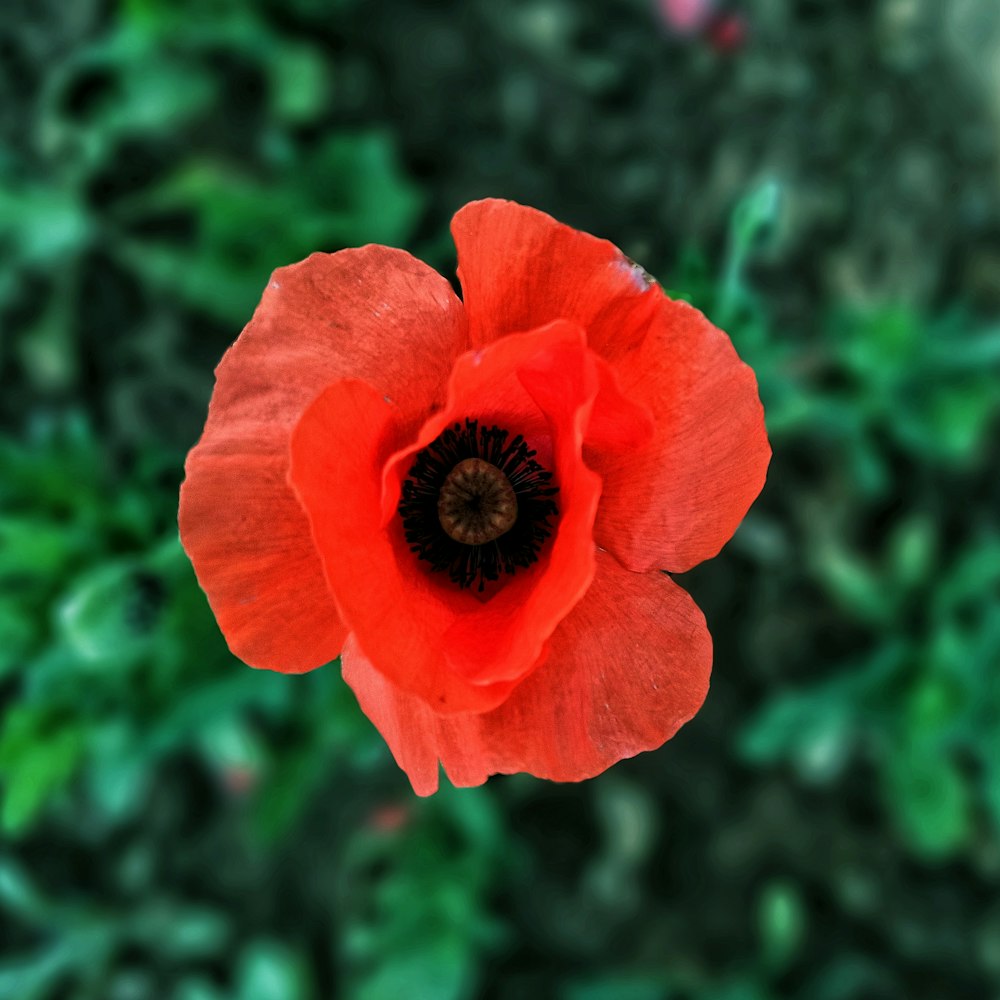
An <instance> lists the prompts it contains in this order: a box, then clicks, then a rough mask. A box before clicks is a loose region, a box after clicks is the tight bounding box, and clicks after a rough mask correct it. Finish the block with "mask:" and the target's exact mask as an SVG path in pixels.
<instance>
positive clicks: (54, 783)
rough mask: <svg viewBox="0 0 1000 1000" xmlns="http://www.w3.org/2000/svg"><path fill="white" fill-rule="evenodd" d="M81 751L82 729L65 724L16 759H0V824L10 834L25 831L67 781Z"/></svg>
mask: <svg viewBox="0 0 1000 1000" xmlns="http://www.w3.org/2000/svg"><path fill="white" fill-rule="evenodd" d="M83 751H84V739H83V731H82V730H81V729H79V728H73V727H67V728H64V729H61V730H58V731H56V732H54V733H47V734H45V735H44V737H42V736H41V735H40V736H39V742H37V743H31V744H29V745H27V746H25V747H23V748H22V750H21V752H20V753H18V754H17V756H16V759H14V760H12V761H10V762H6V761H5V762H3V766H2V775H3V783H4V789H3V805H2V808H0V827H2V829H3V830H4V832H6V833H9V834H11V835H15V836H16V835H19V834H22V833H24V832H25V831H26V830H27V829H28V828H29V827H30V826H31V824H32V823H33V822H34V820H35V819H36V817H37V816H38V814H39V813H40V812H41V810H42V808H43V807H44V806H45V805H46V804H47V803H48V801H49V800H50V799H51V798H52V797H53V796H54V795H55V794H56V793H57V792H59V791H60V790H61V789H62V788H63V786H65V784H66V783H67V782H68V781H69V779H70V778H71V777H72V776H73V774H74V772H75V771H76V769H77V766H78V765H79V763H80V760H81V758H82V756H83Z"/></svg>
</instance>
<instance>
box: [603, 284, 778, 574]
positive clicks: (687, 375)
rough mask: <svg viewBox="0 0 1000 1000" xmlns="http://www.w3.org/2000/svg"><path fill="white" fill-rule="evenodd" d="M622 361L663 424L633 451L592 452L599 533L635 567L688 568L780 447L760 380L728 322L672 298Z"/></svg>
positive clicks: (722, 534) (628, 389)
mask: <svg viewBox="0 0 1000 1000" xmlns="http://www.w3.org/2000/svg"><path fill="white" fill-rule="evenodd" d="M616 370H617V374H618V377H619V378H620V380H621V386H622V391H623V392H624V393H625V395H627V396H628V397H630V398H631V399H634V400H636V401H638V402H640V403H643V404H644V405H645V406H646V407H648V409H649V410H650V411H651V412H652V414H653V417H654V422H655V432H654V436H653V439H652V441H650V442H649V443H648V444H647V445H645V446H644V447H642V448H639V449H637V450H635V451H634V452H632V453H631V454H629V455H623V454H622V453H620V452H619V453H611V452H602V453H601V454H596V453H593V454H588V455H587V460H588V462H589V463H590V464H591V465H592V467H593V468H595V469H596V470H597V471H598V472H600V474H601V475H602V477H603V478H604V492H603V495H602V497H601V505H600V508H599V509H598V514H597V522H596V525H595V529H594V536H595V538H596V539H597V542H598V544H599V545H602V546H604V547H605V548H607V549H609V550H610V551H611V552H613V553H614V555H615V556H617V557H618V559H620V560H621V562H622V563H623V564H624V565H625V566H626V567H628V568H629V569H631V570H635V571H637V572H643V571H645V570H648V569H651V568H653V567H660V568H663V569H667V570H670V571H671V572H677V573H680V572H684V571H685V570H688V569H690V568H691V567H692V566H694V565H696V564H698V563H700V562H701V561H702V560H704V559H709V558H711V557H712V556H714V555H716V553H718V551H719V549H721V548H722V546H723V545H725V543H726V542H727V541H728V540H729V538H730V537H731V536H732V534H733V532H734V531H735V530H736V528H737V527H738V526H739V523H740V521H742V520H743V517H744V515H745V514H746V512H747V510H748V509H749V507H750V505H751V504H752V503H753V501H754V500H755V499H756V498H757V494H758V493H760V491H761V488H762V487H763V485H764V480H765V477H766V475H767V466H768V462H769V461H770V458H771V449H770V446H769V445H768V441H767V430H766V428H765V426H764V411H763V408H762V407H761V404H760V399H759V397H758V395H757V380H756V378H755V377H754V373H753V371H752V370H751V369H750V368H749V367H748V366H747V365H745V364H743V362H741V361H740V359H739V358H738V357H737V355H736V351H735V350H734V349H733V345H732V343H731V341H730V340H729V338H728V337H727V336H726V335H725V334H724V333H723V332H722V331H721V330H719V329H717V328H716V327H714V326H713V325H712V324H711V323H710V322H709V321H708V320H707V319H706V318H705V317H704V316H703V315H702V314H701V313H700V312H698V310H697V309H694V308H693V307H691V306H689V305H688V304H687V303H685V302H674V301H672V300H670V299H667V298H666V297H664V299H663V305H662V307H661V311H660V315H659V317H658V319H657V322H656V323H655V325H654V328H653V330H652V331H651V333H650V335H649V336H648V337H647V339H646V340H645V342H644V343H643V344H642V346H641V348H640V349H639V350H637V351H634V352H633V353H632V354H630V355H629V356H627V357H626V358H623V359H622V360H621V361H619V363H618V364H617V366H616Z"/></svg>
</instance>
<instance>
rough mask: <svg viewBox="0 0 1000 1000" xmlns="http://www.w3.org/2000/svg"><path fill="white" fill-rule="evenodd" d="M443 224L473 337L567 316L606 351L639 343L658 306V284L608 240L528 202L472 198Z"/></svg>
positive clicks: (480, 339)
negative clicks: (455, 254)
mask: <svg viewBox="0 0 1000 1000" xmlns="http://www.w3.org/2000/svg"><path fill="white" fill-rule="evenodd" d="M451 231H452V235H453V236H454V238H455V246H456V247H457V249H458V276H459V278H460V279H461V282H462V296H463V299H464V301H465V308H466V312H467V313H468V316H469V339H470V341H471V342H472V343H473V344H474V345H479V344H487V343H489V342H490V341H492V340H495V339H496V338H497V337H500V336H502V335H504V334H507V333H513V332H515V331H517V330H531V329H533V328H534V327H537V326H541V325H542V324H543V323H548V322H550V321H552V320H555V319H568V320H572V321H573V322H575V323H578V324H579V325H580V326H582V327H583V328H584V329H585V330H586V331H587V342H588V344H589V345H590V347H591V348H592V349H593V350H595V351H597V352H598V354H601V355H603V356H604V357H606V358H609V359H614V358H617V357H620V356H621V355H622V354H624V353H625V352H627V351H628V350H630V349H631V348H633V347H635V346H636V345H638V344H639V343H641V341H642V340H643V338H644V336H645V334H646V331H647V330H648V328H649V324H650V322H651V321H652V319H653V318H654V317H655V315H656V313H657V310H658V308H659V304H660V301H661V299H662V293H661V292H660V290H659V289H658V288H657V286H656V285H655V284H654V283H653V282H651V281H650V279H649V277H648V276H647V275H646V273H645V272H644V271H643V270H642V268H640V267H637V266H636V265H635V264H633V263H632V261H630V260H629V259H628V258H627V257H626V256H625V255H624V254H623V253H622V252H621V250H619V249H618V248H617V247H616V246H615V245H614V244H613V243H609V242H608V241H607V240H600V239H597V238H596V237H594V236H590V235H588V234H587V233H581V232H579V231H578V230H576V229H572V228H570V227H569V226H565V225H563V224H562V223H561V222H557V221H556V220H555V219H553V218H552V217H551V216H549V215H546V214H545V213H544V212H539V211H538V210H536V209H534V208H526V207H524V206H523V205H517V204H515V203H514V202H511V201H500V200H497V199H493V198H490V199H486V200H484V201H474V202H471V203H470V204H468V205H466V206H465V207H464V208H462V209H461V210H460V211H459V212H458V213H457V214H456V215H455V217H454V219H453V220H452V224H451Z"/></svg>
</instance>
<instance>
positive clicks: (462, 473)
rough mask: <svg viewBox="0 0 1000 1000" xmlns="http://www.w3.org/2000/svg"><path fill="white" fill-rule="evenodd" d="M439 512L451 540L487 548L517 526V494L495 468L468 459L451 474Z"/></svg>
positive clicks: (478, 459)
mask: <svg viewBox="0 0 1000 1000" xmlns="http://www.w3.org/2000/svg"><path fill="white" fill-rule="evenodd" d="M437 512H438V520H439V521H440V522H441V527H442V528H443V529H444V531H445V533H446V534H447V535H448V537H449V538H453V539H454V540H455V541H456V542H461V543H462V544H463V545H484V544H485V543H486V542H492V541H493V540H494V539H495V538H499V537H500V536H501V535H503V534H505V533H506V532H508V531H510V529H511V528H512V527H513V526H514V522H515V521H516V520H517V494H516V493H515V492H514V487H513V486H511V484H510V480H509V479H508V478H507V477H506V476H505V475H504V473H503V472H502V471H501V470H500V469H498V468H497V467H496V466H495V465H491V464H490V463H489V462H484V461H483V460H482V459H481V458H467V459H464V460H463V461H461V462H459V463H458V465H456V466H455V467H454V468H453V469H452V470H451V472H449V473H448V476H447V478H446V479H445V481H444V483H443V484H442V486H441V493H440V495H439V496H438V502H437Z"/></svg>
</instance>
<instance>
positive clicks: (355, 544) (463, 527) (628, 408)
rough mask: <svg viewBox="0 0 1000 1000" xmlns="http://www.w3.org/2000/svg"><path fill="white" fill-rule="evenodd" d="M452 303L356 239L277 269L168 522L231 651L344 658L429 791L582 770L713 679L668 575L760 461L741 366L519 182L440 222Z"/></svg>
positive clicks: (760, 477) (707, 653)
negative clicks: (521, 199) (518, 198)
mask: <svg viewBox="0 0 1000 1000" xmlns="http://www.w3.org/2000/svg"><path fill="white" fill-rule="evenodd" d="M452 232H453V234H454V237H455V242H456V244H457V247H458V261H459V268H458V273H459V278H460V281H461V285H462V293H463V298H462V300H459V299H458V297H457V296H456V295H455V294H454V292H453V291H452V288H451V286H450V285H449V283H448V282H447V281H446V280H445V279H444V278H443V277H441V276H440V275H439V274H437V273H436V272H435V271H433V270H431V269H430V268H428V267H427V266H426V265H424V264H422V263H421V262H420V261H418V260H415V259H414V258H413V257H411V256H409V255H408V254H406V253H404V252H402V251H400V250H393V249H389V248H388V247H382V246H366V247H362V248H360V249H356V250H343V251H341V252H339V253H335V254H314V255H313V256H311V257H310V258H309V259H308V260H305V261H303V262H301V263H299V264H295V265H292V266H290V267H285V268H281V269H279V270H277V271H276V272H275V273H274V276H273V278H272V280H271V282H270V283H269V285H268V287H267V289H266V290H265V292H264V296H263V299H262V300H261V303H260V305H259V307H258V308H257V311H256V313H255V314H254V316H253V318H252V319H251V321H250V323H249V324H248V325H247V327H246V329H245V330H244V331H243V333H242V334H241V335H240V337H239V339H238V340H237V341H236V343H235V344H234V345H233V346H232V347H231V348H230V349H229V351H228V352H227V353H226V355H225V357H224V358H223V360H222V362H221V363H220V364H219V367H218V369H217V371H216V378H217V381H216V387H215V392H214V394H213V397H212V401H211V404H210V407H209V414H208V420H207V423H206V426H205V431H204V434H203V436H202V438H201V441H200V442H199V443H198V445H197V446H196V447H195V448H194V449H193V450H192V452H191V454H190V456H189V457H188V462H187V477H186V479H185V482H184V485H183V487H182V490H181V505H180V529H181V538H182V540H183V543H184V546H185V548H186V550H187V552H188V554H189V556H190V558H191V561H192V563H193V564H194V567H195V571H196V573H197V575H198V579H199V582H200V583H201V585H202V587H203V589H204V590H205V592H206V593H207V595H208V598H209V601H210V603H211V605H212V608H213V610H214V612H215V615H216V618H217V620H218V622H219V625H220V627H221V629H222V631H223V632H224V634H225V636H226V639H227V641H228V642H229V645H230V648H231V649H232V650H233V652H234V653H235V654H236V655H237V656H239V657H240V658H242V659H243V660H245V661H246V662H247V663H249V664H251V665H252V666H255V667H265V668H269V669H273V670H280V671H284V672H290V673H292V672H301V671H305V670H311V669H313V668H314V667H317V666H320V665H321V664H323V663H326V662H328V661H330V660H332V659H334V658H336V657H337V656H338V655H340V656H341V663H342V668H343V673H344V677H345V679H346V680H347V682H348V684H350V686H351V687H352V688H353V690H354V692H355V694H356V695H357V698H358V701H359V703H360V705H361V707H362V709H363V710H364V712H365V713H366V714H367V715H368V717H369V718H370V719H371V720H372V722H373V723H374V724H375V725H376V726H377V727H378V729H379V730H380V732H381V733H382V735H383V736H384V737H385V739H386V741H387V743H388V744H389V746H390V748H391V750H392V752H393V754H394V756H395V758H396V760H397V762H398V763H399V765H400V767H402V768H403V770H404V771H406V773H407V775H408V776H409V778H410V781H411V783H412V784H413V787H414V789H415V790H416V791H417V792H418V793H419V794H430V793H431V792H433V791H434V790H435V789H436V788H437V783H438V762H439V761H440V763H441V764H443V766H444V768H445V771H446V772H447V774H448V776H449V777H450V778H451V780H452V781H453V782H454V783H455V784H457V785H476V784H480V783H482V782H483V781H485V780H486V778H487V777H489V775H490V774H495V773H512V772H517V771H527V772H530V773H532V774H535V775H538V776H540V777H546V778H551V779H554V780H559V781H575V780H580V779H582V778H586V777H590V776H592V775H595V774H597V773H599V772H601V771H603V770H604V769H605V768H607V767H609V766H610V765H611V764H613V763H615V762H616V761H618V760H620V759H622V758H624V757H630V756H633V755H635V754H637V753H640V752H642V751H644V750H650V749H653V748H655V747H658V746H660V745H661V744H662V743H663V742H664V741H665V740H667V739H669V738H670V737H671V736H672V735H673V734H674V733H675V732H676V731H677V729H678V728H679V727H680V726H681V725H683V723H684V722H686V721H687V720H688V719H690V718H691V717H692V716H693V715H694V714H695V712H696V711H697V710H698V708H699V707H700V706H701V703H702V701H703V700H704V698H705V695H706V693H707V690H708V678H709V672H710V668H711V658H712V652H711V638H710V636H709V634H708V631H707V629H706V626H705V621H704V618H703V616H702V615H701V613H700V611H699V610H698V608H697V607H696V606H695V604H694V602H693V601H692V600H691V599H690V597H688V595H687V594H686V593H685V592H684V591H683V590H682V589H681V588H680V587H678V586H677V585H676V584H675V583H673V581H672V580H671V579H670V578H669V577H668V576H666V575H665V574H664V573H663V572H661V570H667V571H670V572H679V571H683V570H686V569H689V568H690V567H692V566H694V565H695V564H697V563H699V562H701V561H702V560H704V559H707V558H709V557H711V556H713V555H715V554H716V553H717V552H718V551H719V549H720V548H721V547H722V545H723V544H725V542H726V541H727V540H728V538H729V537H730V536H731V535H732V533H733V531H735V529H736V527H737V525H738V524H739V523H740V521H741V520H742V518H743V515H744V514H745V513H746V511H747V509H748V507H749V506H750V504H751V503H752V502H753V500H754V498H755V497H756V496H757V494H758V492H759V491H760V489H761V487H762V485H763V482H764V476H765V472H766V468H767V463H768V460H769V457H770V449H769V447H768V443H767V437H766V433H765V429H764V422H763V413H762V410H761V406H760V402H759V400H758V397H757V388H756V382H755V379H754V376H753V373H752V372H751V370H750V369H749V368H748V367H747V366H746V365H744V364H743V363H742V362H741V361H740V360H739V359H738V357H737V356H736V353H735V351H734V350H733V347H732V344H731V343H730V341H729V339H728V337H726V335H725V334H724V333H722V332H721V331H720V330H718V329H716V328H715V327H714V326H712V324H711V323H709V322H708V320H706V319H705V317H704V316H702V315H701V313H699V312H698V311H697V310H695V309H693V308H692V307H691V306H689V305H687V304H685V303H683V302H676V301H673V300H671V299H669V298H668V297H667V296H666V295H665V294H664V293H663V291H662V290H661V289H660V287H659V286H658V285H657V284H656V283H655V282H653V281H652V280H651V279H650V278H649V277H648V275H646V273H645V272H644V271H643V270H642V269H641V268H639V267H637V266H636V265H635V264H633V263H632V262H631V261H629V260H628V259H627V258H626V257H625V256H624V255H623V254H622V253H621V252H620V251H619V250H618V249H616V248H615V247H614V246H613V245H612V244H610V243H608V242H606V241H604V240H600V239H596V238H594V237H592V236H589V235H587V234H585V233H581V232H577V231H576V230H573V229H571V228H569V227H567V226H564V225H561V224H560V223H558V222H556V221H555V220H554V219H552V218H550V217H549V216H547V215H545V214H543V213H541V212H538V211H535V210H533V209H529V208H525V207H522V206H520V205H515V204H513V203H511V202H506V201H498V200H486V201H479V202H473V203H471V204H469V205H466V206H465V208H463V209H462V210H461V211H460V212H459V213H458V214H457V215H456V216H455V219H454V221H453V223H452Z"/></svg>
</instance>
